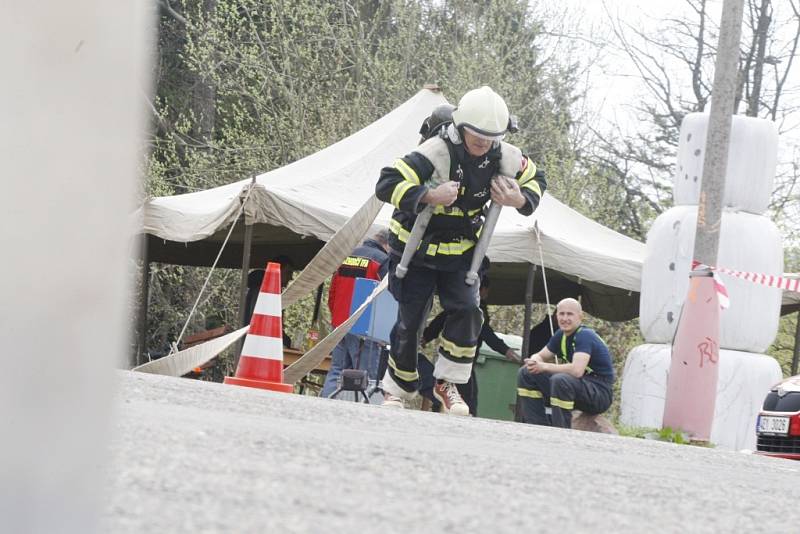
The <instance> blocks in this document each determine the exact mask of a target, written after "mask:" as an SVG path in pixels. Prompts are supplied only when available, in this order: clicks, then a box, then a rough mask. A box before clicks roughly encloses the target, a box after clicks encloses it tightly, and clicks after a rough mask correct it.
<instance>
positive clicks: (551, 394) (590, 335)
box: [517, 298, 614, 428]
mask: <svg viewBox="0 0 800 534" xmlns="http://www.w3.org/2000/svg"><path fill="white" fill-rule="evenodd" d="M556 315H557V318H558V328H559V329H558V330H556V332H555V334H553V337H551V338H550V341H549V342H548V343H547V346H546V347H544V348H543V349H542V350H540V351H539V352H537V353H536V354H533V355H532V356H531V357H530V358H526V359H525V360H524V363H525V365H524V366H523V367H522V368H520V370H519V373H518V375H517V394H518V395H519V401H520V406H521V408H522V421H523V422H524V423H532V424H536V425H547V426H557V427H562V428H571V426H572V410H573V409H577V410H581V411H582V412H586V413H589V414H600V413H603V412H605V411H606V410H608V408H609V406H611V399H612V390H613V385H614V366H613V365H612V363H611V355H610V353H609V351H608V346H607V345H606V344H605V342H604V341H603V340H602V339H601V338H600V336H598V335H597V333H596V332H595V331H594V330H592V329H591V328H587V327H585V326H582V325H581V322H582V321H583V310H582V309H581V304H580V302H578V301H577V300H575V299H571V298H567V299H564V300H562V301H561V302H559V303H558V307H557V308H556ZM556 355H558V358H559V360H558V361H561V362H564V363H555V362H554V360H555V356H556ZM545 405H550V406H551V408H552V414H551V417H550V419H549V420H548V417H547V414H546V413H545Z"/></svg>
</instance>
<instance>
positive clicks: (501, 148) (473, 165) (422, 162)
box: [375, 86, 546, 415]
mask: <svg viewBox="0 0 800 534" xmlns="http://www.w3.org/2000/svg"><path fill="white" fill-rule="evenodd" d="M452 116H453V123H452V124H450V125H448V126H447V127H446V128H445V129H443V130H442V131H441V134H440V135H435V136H433V137H431V138H430V139H428V140H427V141H425V142H424V143H422V144H421V145H419V146H418V147H417V148H416V150H414V151H413V152H411V153H410V154H408V155H406V156H404V157H402V158H400V159H398V160H397V161H395V163H394V165H392V166H390V167H385V168H383V170H382V171H381V175H380V178H379V179H378V183H377V185H376V188H375V192H376V195H377V196H378V198H379V199H381V200H383V201H384V202H390V203H391V204H392V205H394V207H395V208H396V209H395V211H394V213H393V215H392V220H391V222H390V227H389V230H390V232H391V235H390V239H389V245H390V247H391V254H390V259H389V262H390V263H389V290H390V291H391V292H392V295H394V297H395V299H397V302H398V304H399V310H398V317H397V322H396V323H395V326H394V329H393V330H392V334H391V339H390V344H391V351H390V355H389V362H388V368H387V371H386V375H385V377H384V379H383V386H384V389H385V391H386V393H387V395H386V402H385V405H387V406H402V404H403V400H405V399H409V398H411V397H413V395H414V394H415V393H416V391H417V390H418V388H419V374H418V373H417V348H418V346H419V342H420V337H421V335H422V328H423V326H424V324H425V321H426V319H427V316H428V313H429V312H430V309H431V305H432V302H433V295H434V293H435V292H438V294H439V301H440V303H441V305H442V307H443V308H444V310H445V311H446V312H447V320H446V322H445V324H444V327H443V329H442V332H441V334H440V336H439V357H438V358H437V361H436V365H435V368H434V377H435V378H436V379H437V380H436V385H435V386H434V395H435V396H436V397H437V398H438V399H439V400H440V401H441V402H442V404H443V406H444V409H445V411H447V412H449V413H453V414H459V415H467V414H468V409H467V406H466V404H464V402H463V400H462V399H461V397H460V396H459V394H458V391H457V389H456V387H455V384H463V383H465V382H467V381H468V380H469V377H470V372H471V370H472V361H473V358H474V355H475V347H476V345H477V340H478V336H479V334H480V331H481V326H482V322H483V316H482V313H481V311H480V309H479V307H478V304H479V297H478V291H479V284H475V285H473V286H468V285H467V284H466V283H465V277H466V273H467V271H468V270H469V268H470V263H471V261H472V252H473V248H474V246H475V243H476V242H477V239H478V236H479V235H480V232H481V228H482V225H483V209H484V205H485V204H486V203H487V202H488V201H489V200H490V199H491V200H493V201H495V202H497V203H499V204H501V205H503V206H511V207H514V208H516V209H517V211H519V212H520V213H521V214H522V215H530V214H531V213H533V211H534V210H535V209H536V207H537V206H538V205H539V201H540V199H541V197H542V194H543V193H544V190H545V188H546V182H545V178H544V173H543V172H541V171H537V169H536V165H534V163H533V161H532V160H531V159H530V158H528V157H527V156H526V155H524V154H523V153H522V151H520V149H519V148H517V147H515V146H514V145H511V144H509V143H506V142H503V137H504V136H505V133H506V131H507V130H508V128H509V124H510V116H509V112H508V107H507V106H506V103H505V101H504V100H503V99H502V97H500V95H498V94H497V93H495V92H494V91H493V90H492V89H491V88H489V87H486V86H484V87H481V88H479V89H474V90H472V91H469V92H467V93H466V94H465V95H464V96H463V97H462V98H461V100H460V101H459V104H458V107H456V109H455V110H453V112H452ZM437 184H438V185H437ZM425 205H432V206H434V212H433V216H432V217H431V220H430V222H429V224H428V227H427V230H426V232H425V235H424V237H423V239H422V243H421V244H420V246H419V247H418V248H417V251H416V252H415V254H414V257H413V259H412V261H411V264H410V265H409V266H408V273H407V274H406V276H405V277H404V278H402V279H400V278H397V277H396V276H395V270H396V267H397V264H398V263H399V261H400V257H401V256H402V253H403V249H404V246H405V243H406V242H407V241H408V238H409V235H410V232H411V229H412V227H413V225H414V220H415V219H416V215H417V214H418V213H419V212H420V211H422V209H423V208H424V207H425Z"/></svg>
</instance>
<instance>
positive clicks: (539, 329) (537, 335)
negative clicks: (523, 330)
mask: <svg viewBox="0 0 800 534" xmlns="http://www.w3.org/2000/svg"><path fill="white" fill-rule="evenodd" d="M553 325H558V317H557V316H556V314H555V313H553V315H545V316H544V319H542V322H540V323H539V324H537V325H536V326H534V327H533V328H531V332H530V334H529V335H528V354H526V355H525V356H526V357H527V356H530V355H531V354H535V353H537V352H539V351H540V350H542V348H543V347H544V346H545V345H547V342H548V341H550V338H551V337H553V333H554V331H555V330H554V328H558V326H553Z"/></svg>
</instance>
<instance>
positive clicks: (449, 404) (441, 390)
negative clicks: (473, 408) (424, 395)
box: [433, 381, 469, 415]
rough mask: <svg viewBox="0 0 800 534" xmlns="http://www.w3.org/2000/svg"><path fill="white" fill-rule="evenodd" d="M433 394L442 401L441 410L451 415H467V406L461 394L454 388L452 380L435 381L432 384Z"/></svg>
mask: <svg viewBox="0 0 800 534" xmlns="http://www.w3.org/2000/svg"><path fill="white" fill-rule="evenodd" d="M433 396H434V397H436V399H437V400H438V401H439V402H441V403H442V410H443V411H444V413H449V414H453V415H469V408H468V407H467V404H466V403H465V402H464V399H462V398H461V395H460V394H459V393H458V389H456V385H455V384H453V383H452V382H447V381H443V382H437V383H436V384H435V385H434V386H433Z"/></svg>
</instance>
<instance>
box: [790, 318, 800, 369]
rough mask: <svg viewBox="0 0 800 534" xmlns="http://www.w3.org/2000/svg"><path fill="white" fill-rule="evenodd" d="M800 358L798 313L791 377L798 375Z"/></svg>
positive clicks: (799, 322)
mask: <svg viewBox="0 0 800 534" xmlns="http://www.w3.org/2000/svg"><path fill="white" fill-rule="evenodd" d="M798 356H800V311H798V312H797V325H796V326H795V328H794V349H793V350H792V369H791V370H792V372H791V376H794V375H796V374H797V359H798Z"/></svg>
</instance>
